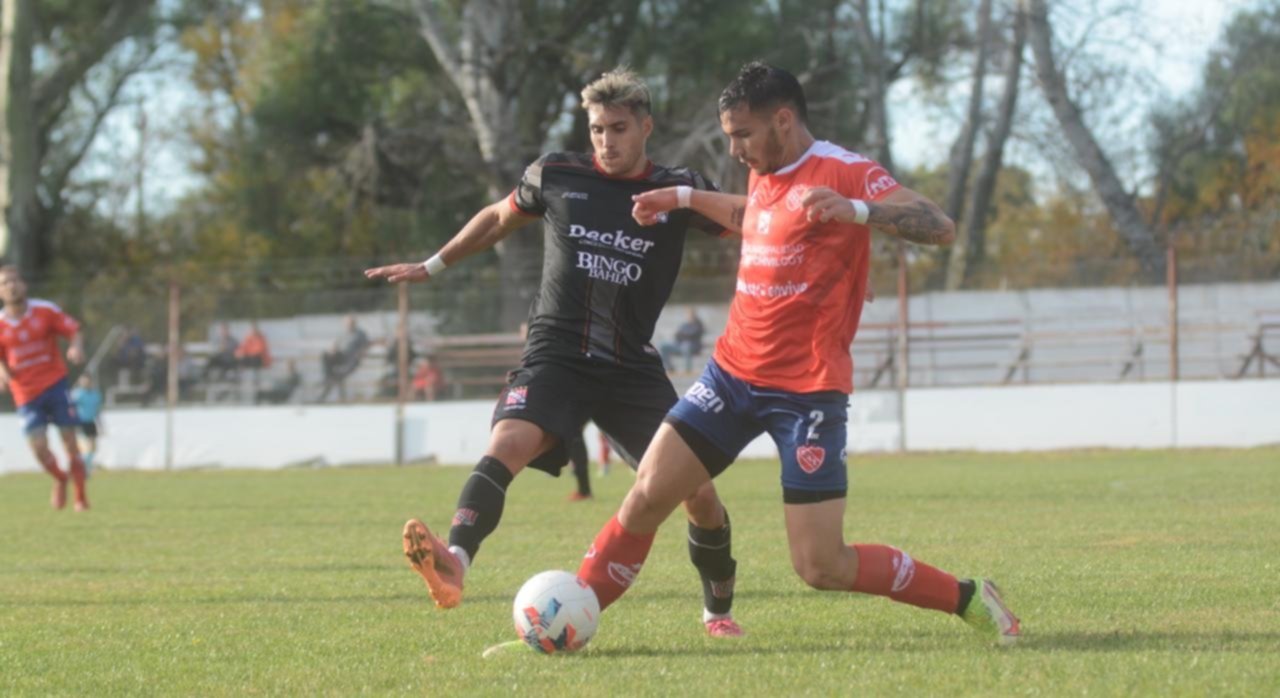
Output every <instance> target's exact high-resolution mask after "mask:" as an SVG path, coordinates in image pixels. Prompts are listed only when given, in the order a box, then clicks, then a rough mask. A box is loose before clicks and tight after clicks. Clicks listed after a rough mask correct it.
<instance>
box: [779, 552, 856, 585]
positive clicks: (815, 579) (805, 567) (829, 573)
mask: <svg viewBox="0 0 1280 698" xmlns="http://www.w3.org/2000/svg"><path fill="white" fill-rule="evenodd" d="M791 564H792V567H793V568H794V569H795V571H796V574H798V575H800V579H802V580H804V583H805V584H808V585H809V586H810V587H812V588H814V589H818V590H821V591H841V590H843V591H847V590H848V589H849V585H847V584H845V583H844V580H842V579H841V577H840V574H839V570H837V569H836V567H835V566H834V565H831V564H828V563H826V562H825V561H824V560H822V559H820V558H815V557H801V558H796V559H793V560H792V561H791Z"/></svg>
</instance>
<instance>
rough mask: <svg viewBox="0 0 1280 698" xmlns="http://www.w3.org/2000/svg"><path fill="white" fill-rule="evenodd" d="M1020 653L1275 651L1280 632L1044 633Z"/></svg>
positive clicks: (1279, 643) (1027, 642)
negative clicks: (1036, 651) (1024, 651)
mask: <svg viewBox="0 0 1280 698" xmlns="http://www.w3.org/2000/svg"><path fill="white" fill-rule="evenodd" d="M1018 649H1021V650H1032V651H1034V650H1062V651H1067V652H1133V651H1143V650H1157V651H1159V650H1171V651H1179V652H1185V651H1187V650H1192V651H1197V652H1253V651H1259V652H1262V651H1265V652H1275V651H1277V650H1280V631H1267V632H1233V631H1216V632H1201V633H1196V632H1143V631H1113V632H1047V633H1039V632H1037V633H1034V634H1029V635H1028V636H1027V637H1026V638H1025V639H1024V640H1023V642H1022V643H1021V644H1020V645H1019V647H1018Z"/></svg>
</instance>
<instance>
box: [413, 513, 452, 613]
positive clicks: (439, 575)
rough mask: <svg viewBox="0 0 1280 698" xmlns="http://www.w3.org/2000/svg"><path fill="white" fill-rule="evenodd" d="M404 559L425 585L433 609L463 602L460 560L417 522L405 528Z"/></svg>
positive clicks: (449, 606) (424, 525) (423, 525)
mask: <svg viewBox="0 0 1280 698" xmlns="http://www.w3.org/2000/svg"><path fill="white" fill-rule="evenodd" d="M404 556H405V557H406V558H408V560H409V566H410V567H412V568H413V570H414V571H415V572H417V573H418V574H419V575H421V576H422V581H424V582H426V584H427V591H429V592H430V593H431V599H432V600H433V601H435V602H436V606H438V607H440V608H454V607H455V606H457V605H458V604H460V603H462V575H463V573H464V570H463V568H462V561H461V560H459V559H458V556H457V555H454V554H453V552H451V551H450V550H449V546H447V545H445V543H444V541H442V540H440V539H439V538H437V537H435V536H434V535H432V533H431V530H430V529H428V528H427V525H426V524H424V523H422V522H421V521H419V520H417V519H409V521H408V522H406V523H405V525H404Z"/></svg>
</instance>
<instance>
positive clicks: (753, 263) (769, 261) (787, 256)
mask: <svg viewBox="0 0 1280 698" xmlns="http://www.w3.org/2000/svg"><path fill="white" fill-rule="evenodd" d="M803 263H804V243H792V244H789V245H760V244H750V243H743V244H742V259H741V261H739V262H738V265H739V266H741V267H774V268H776V267H798V266H800V265H801V264H803Z"/></svg>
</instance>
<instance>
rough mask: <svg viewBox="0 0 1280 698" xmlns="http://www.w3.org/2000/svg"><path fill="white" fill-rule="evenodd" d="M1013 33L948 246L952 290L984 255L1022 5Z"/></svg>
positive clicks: (1021, 41) (1016, 70)
mask: <svg viewBox="0 0 1280 698" xmlns="http://www.w3.org/2000/svg"><path fill="white" fill-rule="evenodd" d="M1010 14H1011V17H1010V21H1011V23H1012V25H1013V26H1012V31H1013V37H1012V40H1011V41H1010V42H1009V44H1008V46H1009V49H1008V51H1007V53H1006V54H1005V58H1004V77H1003V82H1004V88H1003V93H1002V95H1001V97H1000V106H999V111H998V112H997V114H996V123H995V126H994V127H993V128H992V129H991V133H989V134H988V135H987V142H986V149H985V152H984V153H983V156H982V165H981V166H980V167H979V169H978V176H977V179H976V180H975V181H974V183H973V187H972V188H971V190H970V193H969V204H968V206H966V207H964V211H963V217H962V218H961V219H960V220H959V221H958V223H959V225H957V230H956V241H955V244H953V245H952V246H951V253H950V257H949V258H948V260H947V279H946V288H947V289H948V290H955V289H957V288H960V287H961V286H962V285H964V283H965V280H966V279H967V278H968V277H969V275H970V274H971V272H972V268H973V265H974V264H975V263H976V262H978V261H979V260H982V259H983V258H984V257H985V256H986V244H985V241H986V236H985V233H986V225H987V219H988V217H989V215H990V210H991V198H992V196H993V195H994V193H995V189H996V178H997V177H998V176H999V174H1000V170H1001V167H1002V166H1003V164H1004V147H1005V143H1006V142H1008V140H1009V133H1010V132H1011V131H1012V130H1013V117H1014V113H1015V111H1016V109H1017V104H1018V89H1019V83H1020V82H1021V81H1022V54H1023V51H1024V49H1025V47H1026V43H1027V21H1026V14H1025V13H1024V12H1023V11H1022V7H1021V5H1017V6H1015V7H1014V9H1013V12H1012V13H1010Z"/></svg>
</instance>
